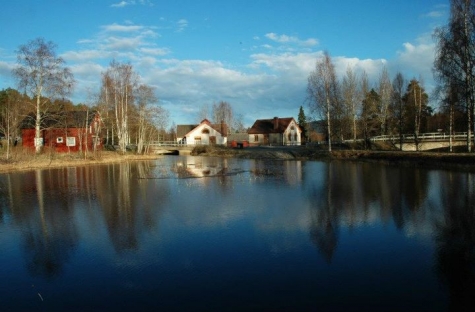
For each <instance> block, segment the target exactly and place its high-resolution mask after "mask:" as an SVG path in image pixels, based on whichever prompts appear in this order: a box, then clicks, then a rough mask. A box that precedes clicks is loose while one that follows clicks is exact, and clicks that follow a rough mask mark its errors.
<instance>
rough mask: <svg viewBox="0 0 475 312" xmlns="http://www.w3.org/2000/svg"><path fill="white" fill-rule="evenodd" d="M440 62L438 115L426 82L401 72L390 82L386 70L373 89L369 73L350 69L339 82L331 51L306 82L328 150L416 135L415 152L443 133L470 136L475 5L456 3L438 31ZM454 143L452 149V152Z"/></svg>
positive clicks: (464, 0)
mask: <svg viewBox="0 0 475 312" xmlns="http://www.w3.org/2000/svg"><path fill="white" fill-rule="evenodd" d="M434 39H435V41H436V43H437V45H436V58H435V61H434V67H433V73H434V77H435V79H436V81H437V88H436V90H435V92H434V94H433V95H432V96H433V97H434V98H433V99H434V102H438V103H439V104H440V106H439V110H438V111H437V112H434V109H433V108H432V107H431V106H429V105H428V103H429V95H428V94H427V93H426V91H425V88H424V82H423V80H422V79H421V78H419V79H416V78H412V79H410V80H406V78H405V77H404V76H403V74H402V73H401V72H398V73H396V75H395V76H394V77H393V78H392V79H391V77H390V75H389V73H388V70H387V68H386V67H383V68H382V70H381V73H380V75H379V79H378V81H377V82H376V83H375V84H374V85H373V86H370V83H369V80H368V76H367V74H366V73H365V72H362V73H360V74H357V73H355V72H354V70H353V68H351V67H348V69H347V71H346V74H345V75H344V77H342V78H341V79H338V77H337V75H336V72H335V66H334V64H333V62H332V59H331V56H330V54H329V53H328V52H324V54H323V56H322V57H321V58H320V59H318V60H317V62H316V66H315V69H314V70H313V71H312V72H311V73H310V74H309V76H308V81H307V100H308V106H309V109H310V112H311V114H312V116H313V117H314V119H316V120H324V121H325V127H326V129H325V133H326V136H327V142H328V148H329V150H330V151H331V145H332V141H335V140H337V141H341V140H351V139H353V140H357V139H362V140H363V142H368V140H369V139H370V138H371V137H373V136H378V135H395V136H399V143H400V146H402V138H403V135H404V134H412V135H413V136H414V141H415V144H416V147H418V143H419V134H420V133H423V132H435V131H443V132H445V133H447V134H449V135H450V136H449V137H450V138H452V135H453V134H454V132H466V133H467V144H466V145H467V150H468V151H469V152H470V151H471V145H472V144H471V142H470V140H471V139H470V138H471V133H473V128H474V125H475V117H474V104H475V94H474V91H475V86H474V82H475V79H474V78H475V77H474V75H475V70H474V64H475V1H471V0H451V1H450V18H449V22H448V25H445V26H443V27H439V28H437V29H436V30H435V32H434ZM451 143H452V139H451V140H450V150H451V151H452V144H451Z"/></svg>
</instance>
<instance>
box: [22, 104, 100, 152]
mask: <svg viewBox="0 0 475 312" xmlns="http://www.w3.org/2000/svg"><path fill="white" fill-rule="evenodd" d="M35 121H36V114H34V113H32V114H29V115H28V116H27V117H25V119H23V121H22V124H21V139H22V146H24V147H28V148H32V149H34V148H35ZM40 128H41V130H40V131H41V138H40V139H39V140H36V141H37V142H36V144H40V145H41V146H45V147H49V148H51V149H54V150H55V151H56V152H77V151H85V150H89V151H92V150H94V145H95V146H96V149H101V148H102V138H101V128H102V120H101V117H100V115H99V113H98V112H86V111H67V112H56V113H48V114H47V115H46V114H45V116H44V117H42V118H41V127H40Z"/></svg>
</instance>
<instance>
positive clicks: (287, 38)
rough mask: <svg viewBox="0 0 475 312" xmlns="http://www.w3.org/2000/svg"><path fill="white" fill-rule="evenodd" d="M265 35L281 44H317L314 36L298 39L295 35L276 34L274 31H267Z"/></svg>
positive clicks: (308, 45)
mask: <svg viewBox="0 0 475 312" xmlns="http://www.w3.org/2000/svg"><path fill="white" fill-rule="evenodd" d="M265 36H266V38H268V39H270V40H272V41H275V42H278V43H282V44H289V43H295V44H298V45H301V46H307V47H311V46H315V45H317V44H318V40H317V39H314V38H309V39H306V40H300V39H299V38H297V37H293V36H288V35H278V34H276V33H267V34H266V35H265Z"/></svg>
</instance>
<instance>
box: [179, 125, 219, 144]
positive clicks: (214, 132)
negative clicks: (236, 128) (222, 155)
mask: <svg viewBox="0 0 475 312" xmlns="http://www.w3.org/2000/svg"><path fill="white" fill-rule="evenodd" d="M227 132H228V130H227V126H226V124H224V123H220V124H212V123H210V122H209V120H207V119H204V120H203V121H201V122H200V124H199V125H178V126H177V131H176V134H177V142H178V143H182V144H186V145H225V144H226V143H227Z"/></svg>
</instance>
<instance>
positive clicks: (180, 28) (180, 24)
mask: <svg viewBox="0 0 475 312" xmlns="http://www.w3.org/2000/svg"><path fill="white" fill-rule="evenodd" d="M176 24H177V30H176V31H177V32H182V31H184V30H185V28H187V27H188V21H187V20H186V19H181V20H179V21H178V22H177V23H176Z"/></svg>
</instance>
